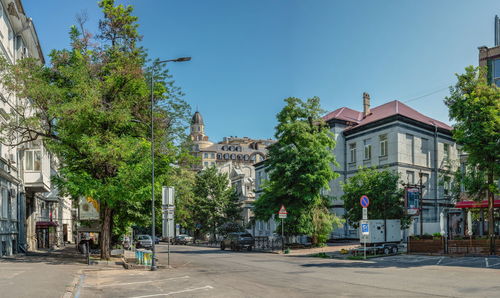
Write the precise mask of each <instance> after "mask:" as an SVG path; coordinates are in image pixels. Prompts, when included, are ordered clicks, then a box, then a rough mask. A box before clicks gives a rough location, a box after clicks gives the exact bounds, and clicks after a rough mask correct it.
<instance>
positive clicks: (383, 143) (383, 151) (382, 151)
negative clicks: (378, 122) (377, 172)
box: [379, 135, 387, 156]
mask: <svg viewBox="0 0 500 298" xmlns="http://www.w3.org/2000/svg"><path fill="white" fill-rule="evenodd" d="M379 141H380V156H387V135H380V136H379Z"/></svg>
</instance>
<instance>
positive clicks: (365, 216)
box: [363, 208, 368, 220]
mask: <svg viewBox="0 0 500 298" xmlns="http://www.w3.org/2000/svg"><path fill="white" fill-rule="evenodd" d="M367 219H368V208H363V220H367Z"/></svg>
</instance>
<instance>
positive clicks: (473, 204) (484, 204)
mask: <svg viewBox="0 0 500 298" xmlns="http://www.w3.org/2000/svg"><path fill="white" fill-rule="evenodd" d="M493 203H494V204H493V206H494V207H500V200H495V201H494V202H493ZM455 207H456V208H488V201H487V200H484V201H482V202H476V201H461V202H458V203H456V204H455Z"/></svg>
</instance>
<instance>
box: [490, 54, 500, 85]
mask: <svg viewBox="0 0 500 298" xmlns="http://www.w3.org/2000/svg"><path fill="white" fill-rule="evenodd" d="M492 79H493V82H494V83H495V85H497V87H500V59H495V60H493V71H492Z"/></svg>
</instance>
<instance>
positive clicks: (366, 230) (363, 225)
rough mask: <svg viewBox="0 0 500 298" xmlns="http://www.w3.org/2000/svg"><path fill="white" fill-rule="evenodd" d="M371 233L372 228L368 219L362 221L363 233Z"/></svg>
mask: <svg viewBox="0 0 500 298" xmlns="http://www.w3.org/2000/svg"><path fill="white" fill-rule="evenodd" d="M369 234H370V228H369V225H368V221H362V222H361V235H369Z"/></svg>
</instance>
